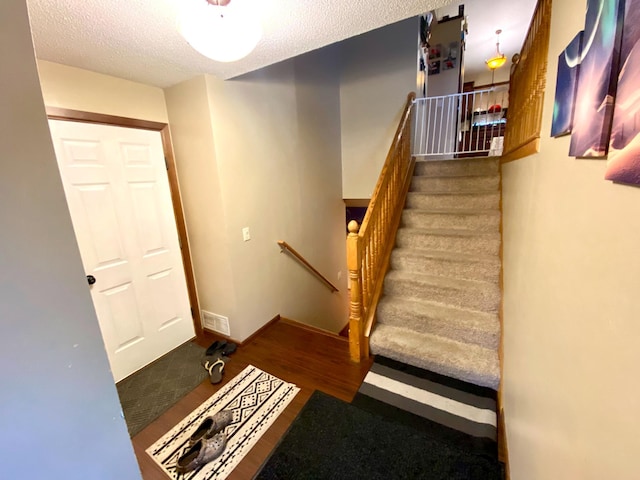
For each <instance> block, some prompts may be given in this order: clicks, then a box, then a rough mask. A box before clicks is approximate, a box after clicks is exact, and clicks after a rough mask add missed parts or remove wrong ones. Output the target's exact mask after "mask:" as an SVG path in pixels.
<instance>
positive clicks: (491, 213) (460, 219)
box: [402, 209, 500, 231]
mask: <svg viewBox="0 0 640 480" xmlns="http://www.w3.org/2000/svg"><path fill="white" fill-rule="evenodd" d="M402 225H403V226H405V227H419V228H448V229H455V230H458V229H463V230H482V231H492V230H493V231H495V230H497V229H499V228H500V210H453V211H452V210H444V209H435V210H430V209H405V210H404V211H403V212H402Z"/></svg>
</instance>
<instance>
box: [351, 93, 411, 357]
mask: <svg viewBox="0 0 640 480" xmlns="http://www.w3.org/2000/svg"><path fill="white" fill-rule="evenodd" d="M415 98H416V96H415V93H410V94H409V95H408V96H407V102H406V104H405V108H404V111H403V114H402V116H401V117H400V123H399V124H398V128H397V129H396V134H395V136H394V137H393V142H392V144H391V148H390V149H389V153H388V154H387V158H386V160H385V163H384V165H383V167H382V171H381V172H380V177H379V178H378V183H377V184H376V187H375V189H374V191H373V195H372V197H371V201H370V202H369V207H368V208H367V213H366V214H365V217H364V220H363V222H362V226H361V227H358V223H357V222H355V221H351V222H350V223H349V226H348V228H349V235H348V237H347V268H348V270H349V279H350V281H351V294H350V295H351V297H350V305H349V351H350V355H351V359H352V360H353V361H356V362H359V361H360V360H361V359H363V358H365V357H368V356H369V334H370V333H371V328H372V327H373V324H374V322H375V312H376V307H377V305H378V301H379V299H380V296H381V295H382V284H383V280H384V276H385V273H386V271H387V268H388V265H389V258H390V257H391V250H393V244H394V238H395V235H396V232H397V230H398V226H399V224H400V217H401V214H402V207H403V206H404V202H405V199H406V196H407V192H408V190H409V185H410V184H411V177H412V176H413V168H414V165H415V158H413V157H412V156H411V114H412V107H413V104H414V100H415Z"/></svg>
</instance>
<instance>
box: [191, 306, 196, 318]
mask: <svg viewBox="0 0 640 480" xmlns="http://www.w3.org/2000/svg"><path fill="white" fill-rule="evenodd" d="M191 318H193V319H195V318H196V314H195V312H194V311H193V307H191Z"/></svg>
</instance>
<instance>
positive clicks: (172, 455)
mask: <svg viewBox="0 0 640 480" xmlns="http://www.w3.org/2000/svg"><path fill="white" fill-rule="evenodd" d="M299 391H300V389H299V388H298V387H296V386H295V385H294V384H292V383H287V382H284V381H283V380H280V379H279V378H277V377H274V376H273V375H271V374H269V373H266V372H263V371H262V370H260V369H259V368H256V367H254V366H252V365H249V366H248V367H247V368H245V369H244V370H243V371H242V372H241V373H240V374H238V375H237V376H236V377H234V378H233V379H231V381H230V382H229V383H227V384H226V385H225V386H224V387H222V388H221V389H220V390H219V391H218V392H216V393H215V394H214V395H212V396H211V397H210V398H209V399H208V400H207V401H206V402H204V403H203V404H202V405H200V406H199V407H198V408H197V409H195V410H194V411H193V412H191V413H190V414H189V415H188V416H187V417H186V418H185V419H184V420H182V421H181V422H180V423H179V424H178V425H176V426H175V427H174V428H173V429H171V431H169V432H168V433H167V434H166V435H164V436H163V437H162V438H160V439H159V440H158V441H157V442H156V443H154V444H153V445H152V446H151V447H149V448H148V449H147V453H148V454H149V455H150V456H151V458H153V460H154V461H155V462H156V463H157V464H158V465H159V466H160V467H161V468H162V469H163V470H164V471H165V472H166V473H167V475H169V477H170V478H172V479H184V480H214V479H215V480H219V479H223V478H226V476H227V475H228V474H229V473H230V472H231V471H232V470H233V469H234V468H235V466H236V465H237V464H238V463H240V460H242V458H243V457H244V455H245V454H246V453H247V452H248V451H249V450H250V449H251V448H252V447H253V445H255V443H256V442H257V441H258V439H259V438H260V437H261V436H262V434H263V433H264V432H265V431H266V430H267V429H268V428H269V426H271V424H272V423H273V422H274V421H275V419H276V418H277V417H278V415H280V413H282V411H283V410H284V409H285V407H286V406H287V405H288V404H289V403H290V402H291V400H292V399H293V398H294V397H295V396H296V394H297V393H298V392H299ZM220 410H232V411H233V421H232V422H231V424H230V425H229V426H227V428H226V429H225V433H226V435H227V446H226V448H225V450H224V452H223V453H222V455H221V456H220V457H218V458H216V459H215V460H213V461H212V462H210V463H209V464H207V465H205V466H204V467H203V468H202V469H200V470H199V471H195V472H190V473H187V474H185V475H180V474H178V473H177V472H176V469H175V465H176V461H177V459H178V458H179V457H180V456H181V455H182V454H183V452H184V451H185V450H186V449H187V448H188V447H187V441H188V439H189V437H190V436H191V434H192V433H193V431H194V430H195V429H196V428H197V427H198V426H199V425H200V423H201V422H202V420H203V419H205V418H206V417H207V416H209V415H213V414H215V413H216V412H218V411H220Z"/></svg>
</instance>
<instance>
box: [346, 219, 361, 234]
mask: <svg viewBox="0 0 640 480" xmlns="http://www.w3.org/2000/svg"><path fill="white" fill-rule="evenodd" d="M347 228H348V229H349V233H358V230H360V225H358V222H356V221H355V220H351V221H350V222H349V225H347Z"/></svg>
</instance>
